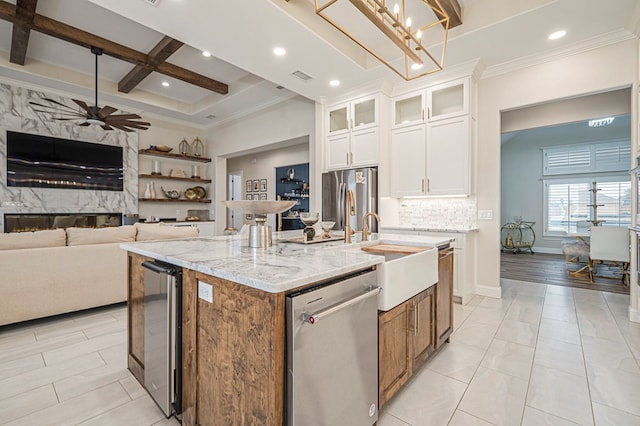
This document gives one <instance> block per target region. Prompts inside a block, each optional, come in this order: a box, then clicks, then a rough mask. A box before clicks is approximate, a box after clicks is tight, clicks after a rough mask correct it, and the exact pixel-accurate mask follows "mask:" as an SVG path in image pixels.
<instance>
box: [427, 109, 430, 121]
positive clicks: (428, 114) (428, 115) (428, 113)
mask: <svg viewBox="0 0 640 426" xmlns="http://www.w3.org/2000/svg"><path fill="white" fill-rule="evenodd" d="M427 118H428V119H429V120H430V119H431V108H427Z"/></svg>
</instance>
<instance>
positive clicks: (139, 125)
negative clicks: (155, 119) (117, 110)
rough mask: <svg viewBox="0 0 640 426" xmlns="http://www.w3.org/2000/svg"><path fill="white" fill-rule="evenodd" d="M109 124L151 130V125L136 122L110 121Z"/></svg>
mask: <svg viewBox="0 0 640 426" xmlns="http://www.w3.org/2000/svg"><path fill="white" fill-rule="evenodd" d="M107 124H109V125H110V126H116V125H117V126H127V127H131V128H134V129H140V130H147V129H148V128H149V123H141V122H136V121H108V122H107Z"/></svg>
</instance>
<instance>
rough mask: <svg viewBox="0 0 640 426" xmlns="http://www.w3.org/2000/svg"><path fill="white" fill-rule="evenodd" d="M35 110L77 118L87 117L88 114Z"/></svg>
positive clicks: (35, 110) (36, 110)
mask: <svg viewBox="0 0 640 426" xmlns="http://www.w3.org/2000/svg"><path fill="white" fill-rule="evenodd" d="M33 111H34V112H40V113H44V114H58V115H61V116H66V117H77V118H86V114H79V113H78V112H75V113H72V112H66V111H55V110H54V111H42V110H39V109H34V110H33Z"/></svg>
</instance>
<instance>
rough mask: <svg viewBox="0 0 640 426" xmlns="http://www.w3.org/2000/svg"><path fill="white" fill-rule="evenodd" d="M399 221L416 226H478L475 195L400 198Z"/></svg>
mask: <svg viewBox="0 0 640 426" xmlns="http://www.w3.org/2000/svg"><path fill="white" fill-rule="evenodd" d="M398 222H399V224H400V225H401V226H411V227H414V228H425V229H442V230H456V231H467V230H470V229H475V228H477V227H478V206H477V202H476V198H475V197H468V198H419V199H418V198H416V199H412V198H411V199H403V200H399V206H398Z"/></svg>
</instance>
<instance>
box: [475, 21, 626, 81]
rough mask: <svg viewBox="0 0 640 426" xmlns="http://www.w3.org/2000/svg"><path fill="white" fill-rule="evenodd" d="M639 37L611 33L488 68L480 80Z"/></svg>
mask: <svg viewBox="0 0 640 426" xmlns="http://www.w3.org/2000/svg"><path fill="white" fill-rule="evenodd" d="M637 38H638V36H637V35H635V34H634V33H632V32H630V31H629V30H626V29H619V30H616V31H611V32H608V33H605V34H602V35H599V36H596V37H592V38H589V39H586V40H583V41H581V42H578V43H574V44H571V45H569V46H566V47H564V48H560V49H555V50H553V51H551V52H548V53H543V54H536V55H529V56H524V57H522V58H518V59H515V60H513V61H508V62H503V63H501V64H497V65H493V66H490V67H487V68H486V70H485V71H484V73H482V75H481V76H480V78H483V79H484V78H490V77H495V76H498V75H502V74H507V73H510V72H513V71H517V70H520V69H523V68H529V67H532V66H535V65H540V64H544V63H546V62H551V61H554V60H557V59H560V58H563V57H567V56H573V55H578V54H581V53H585V52H588V51H590V50H594V49H599V48H601V47H605V46H610V45H612V44H617V43H620V42H623V41H626V40H631V39H637Z"/></svg>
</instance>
